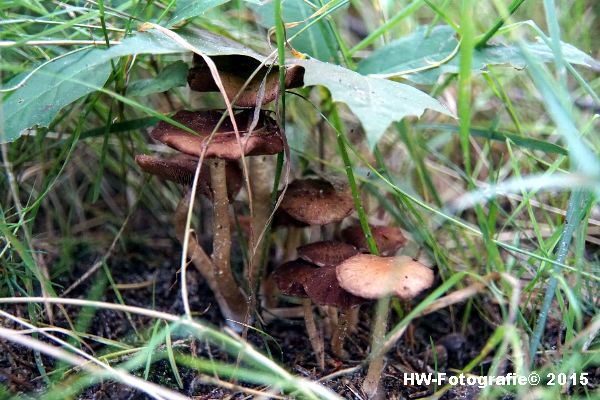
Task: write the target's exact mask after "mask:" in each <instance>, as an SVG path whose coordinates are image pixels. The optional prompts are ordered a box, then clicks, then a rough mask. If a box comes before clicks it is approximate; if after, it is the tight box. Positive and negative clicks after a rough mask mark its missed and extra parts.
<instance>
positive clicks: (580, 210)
mask: <svg viewBox="0 0 600 400" xmlns="http://www.w3.org/2000/svg"><path fill="white" fill-rule="evenodd" d="M589 199H590V195H589V193H588V192H584V191H582V190H575V191H574V192H573V193H572V194H571V198H570V199H569V205H568V207H567V217H566V224H565V227H564V228H563V232H562V235H561V237H560V241H559V242H558V248H557V251H556V261H557V262H558V263H561V264H563V263H564V262H565V260H566V258H567V254H568V253H569V245H570V243H571V238H572V237H573V233H574V232H575V230H576V229H577V228H578V227H579V224H580V223H581V221H582V218H583V216H585V213H586V209H587V207H586V206H585V204H586V203H587V202H588V201H589ZM552 270H553V274H552V276H551V277H550V279H549V281H548V286H547V287H546V293H545V294H544V302H543V303H542V308H541V309H540V313H539V315H538V318H537V321H536V326H535V329H534V331H533V336H532V338H531V343H530V345H529V365H530V368H533V366H534V365H535V354H536V352H537V349H538V347H539V346H540V343H541V341H542V336H543V335H544V329H545V327H546V319H547V318H548V312H549V311H550V307H551V306H552V300H553V299H554V292H556V287H557V286H558V278H557V275H558V274H560V272H561V271H560V268H559V267H558V266H557V265H554V266H553V268H552Z"/></svg>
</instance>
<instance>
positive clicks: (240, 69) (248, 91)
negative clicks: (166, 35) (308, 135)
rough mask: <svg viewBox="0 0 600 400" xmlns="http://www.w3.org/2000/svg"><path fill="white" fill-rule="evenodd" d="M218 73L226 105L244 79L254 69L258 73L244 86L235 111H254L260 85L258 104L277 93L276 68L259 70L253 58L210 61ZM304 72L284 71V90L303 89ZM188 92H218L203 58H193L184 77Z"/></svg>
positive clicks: (214, 58)
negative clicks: (244, 109)
mask: <svg viewBox="0 0 600 400" xmlns="http://www.w3.org/2000/svg"><path fill="white" fill-rule="evenodd" d="M211 59H212V60H213V62H214V63H215V65H216V67H217V69H218V70H219V76H220V78H221V82H222V83H223V87H224V88H225V93H227V97H228V99H229V101H233V99H234V98H235V96H236V95H238V92H240V90H241V89H242V87H243V86H244V84H245V83H246V81H247V80H248V78H250V76H251V75H252V74H254V72H255V71H256V69H257V68H260V70H259V71H258V72H257V73H256V74H255V75H254V77H253V78H252V80H250V82H249V83H248V84H247V85H246V87H245V88H244V90H243V91H242V92H241V93H240V94H239V96H238V98H237V100H236V101H235V104H234V105H235V106H238V107H255V106H256V105H257V104H258V100H259V99H258V93H259V91H260V87H261V85H262V84H263V81H264V95H263V98H262V100H261V103H262V104H267V103H269V102H271V101H273V100H275V98H276V97H277V93H278V91H279V68H278V67H273V68H270V69H269V67H268V66H264V65H263V66H262V67H261V66H260V62H259V61H258V60H255V59H254V58H251V57H247V56H242V55H224V56H214V57H211ZM303 77H304V68H303V67H301V66H299V65H294V66H291V67H288V68H286V72H285V87H286V89H291V88H295V87H300V86H303V84H304V82H303V80H304V79H303ZM188 83H189V85H190V89H192V90H195V91H197V92H218V91H219V88H218V87H217V85H216V83H215V81H214V79H213V77H212V74H211V72H210V70H209V68H208V65H207V64H206V62H205V61H204V58H202V57H200V56H198V55H197V54H194V67H193V68H191V69H190V71H189V73H188Z"/></svg>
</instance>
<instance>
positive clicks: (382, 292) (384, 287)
mask: <svg viewBox="0 0 600 400" xmlns="http://www.w3.org/2000/svg"><path fill="white" fill-rule="evenodd" d="M336 272H337V279H338V282H339V284H340V286H341V287H343V288H344V289H345V290H347V291H349V292H350V293H352V294H354V295H357V296H362V297H364V298H368V299H379V298H385V297H387V296H389V295H395V296H398V297H400V298H401V299H402V300H405V301H407V300H411V299H413V298H414V297H416V296H417V295H418V294H419V293H421V292H422V291H423V290H425V289H427V288H429V287H431V285H432V284H433V271H432V270H431V269H429V268H427V267H426V266H424V265H423V264H421V263H419V262H416V261H413V259H412V258H410V257H406V256H397V257H380V256H375V255H371V254H358V255H355V256H353V257H350V258H349V259H347V260H346V261H344V262H343V263H341V264H340V265H338V266H337V267H336ZM384 304H387V303H384ZM382 316H383V317H382ZM386 327H387V312H385V313H379V312H378V313H376V315H375V318H374V321H373V333H372V343H374V344H373V346H374V345H375V343H378V342H380V341H382V340H383V337H384V336H385V331H386ZM383 365H384V360H383V354H382V353H379V354H377V355H376V356H375V357H373V359H372V360H371V362H370V364H369V369H368V371H367V376H366V377H365V380H364V381H363V385H362V388H363V390H364V391H365V393H367V395H368V396H369V398H372V397H377V396H378V394H377V393H379V386H380V381H381V371H382V370H383Z"/></svg>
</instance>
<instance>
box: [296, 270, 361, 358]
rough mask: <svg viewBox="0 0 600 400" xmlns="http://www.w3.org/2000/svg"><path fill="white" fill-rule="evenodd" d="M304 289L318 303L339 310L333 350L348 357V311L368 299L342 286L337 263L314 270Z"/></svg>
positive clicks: (334, 352)
mask: <svg viewBox="0 0 600 400" xmlns="http://www.w3.org/2000/svg"><path fill="white" fill-rule="evenodd" d="M304 290H305V291H306V293H307V294H308V296H309V297H310V298H311V300H312V301H313V302H315V303H316V304H318V305H321V306H333V307H336V308H337V309H338V310H339V315H338V323H337V325H336V328H335V332H334V333H333V335H332V339H331V351H332V352H333V354H335V355H336V356H338V357H340V358H347V354H346V352H345V351H344V340H345V338H346V335H347V331H348V311H350V310H351V309H353V308H355V307H357V306H359V305H360V304H362V303H364V302H366V301H367V300H366V299H364V298H361V297H358V296H355V295H353V294H352V293H350V292H348V291H346V290H345V289H344V288H342V287H341V286H340V284H339V282H338V280H337V276H336V266H335V265H334V266H328V267H323V268H319V269H318V270H316V271H313V272H312V273H311V275H310V276H309V277H308V278H307V279H306V280H305V281H304Z"/></svg>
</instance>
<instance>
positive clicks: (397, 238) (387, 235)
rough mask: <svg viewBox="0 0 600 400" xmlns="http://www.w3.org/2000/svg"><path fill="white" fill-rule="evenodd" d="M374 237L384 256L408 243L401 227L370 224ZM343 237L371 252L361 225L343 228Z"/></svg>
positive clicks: (391, 253)
mask: <svg viewBox="0 0 600 400" xmlns="http://www.w3.org/2000/svg"><path fill="white" fill-rule="evenodd" d="M370 228H371V233H372V234H373V239H374V240H375V244H376V245H377V249H378V250H379V254H381V255H382V256H391V255H394V254H396V252H397V251H398V250H399V249H401V248H402V247H403V246H404V245H405V244H406V238H405V237H404V235H403V234H402V230H401V229H400V228H396V227H393V226H372V225H370ZM342 239H343V240H344V241H346V242H348V243H350V244H352V245H354V246H356V247H358V249H359V250H360V251H361V252H363V253H368V252H369V244H368V243H367V239H366V238H365V234H364V233H363V230H362V227H361V226H360V225H358V224H357V225H352V226H349V227H347V228H345V229H344V230H342Z"/></svg>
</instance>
